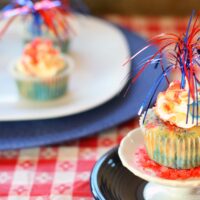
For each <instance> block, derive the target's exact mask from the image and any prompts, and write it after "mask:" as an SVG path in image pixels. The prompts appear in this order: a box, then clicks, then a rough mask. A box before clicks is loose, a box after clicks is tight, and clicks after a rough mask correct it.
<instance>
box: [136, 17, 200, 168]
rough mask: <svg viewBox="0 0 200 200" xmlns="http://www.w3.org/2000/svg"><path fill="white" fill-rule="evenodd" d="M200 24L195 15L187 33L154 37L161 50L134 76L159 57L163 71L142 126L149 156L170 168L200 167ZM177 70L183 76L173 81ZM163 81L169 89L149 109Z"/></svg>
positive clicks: (145, 106) (144, 108)
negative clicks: (174, 72)
mask: <svg viewBox="0 0 200 200" xmlns="http://www.w3.org/2000/svg"><path fill="white" fill-rule="evenodd" d="M198 27H199V24H198V17H197V18H196V19H195V21H194V23H193V24H192V17H191V19H190V22H189V25H188V28H187V31H186V33H185V34H183V35H181V36H179V35H176V34H161V35H159V36H156V37H155V38H153V39H152V44H153V43H159V45H160V49H159V50H158V51H157V52H156V53H155V54H154V55H153V56H152V57H151V58H150V59H148V60H147V61H146V62H145V64H144V65H143V66H142V67H141V69H140V71H139V72H138V74H137V75H136V77H135V78H134V79H136V78H137V77H138V76H139V75H140V74H141V73H142V72H143V71H144V70H145V68H146V67H148V65H149V64H150V63H152V62H155V61H156V60H157V62H156V65H158V63H160V66H161V68H162V73H161V75H160V76H159V77H158V80H157V82H156V83H155V85H153V86H152V90H151V91H150V92H149V94H148V96H147V98H146V99H145V100H144V102H143V104H142V106H141V109H140V111H139V114H142V113H143V114H142V115H141V119H140V127H141V130H142V132H143V135H144V141H145V146H146V150H147V153H148V155H149V157H150V158H151V159H152V160H154V161H155V162H157V163H159V164H161V165H163V166H166V167H170V168H176V169H190V168H193V167H197V166H200V152H199V148H200V119H199V113H200V110H199V99H200V94H199V74H198V73H199V68H200V64H199V53H198V48H199V44H200V43H199V40H198V33H199V28H198ZM143 50H145V48H144V49H143ZM143 50H142V51H143ZM164 56H166V58H167V59H168V66H166V67H164V65H163V57H164ZM133 57H134V56H133ZM173 70H178V71H179V72H180V74H181V75H180V79H178V78H179V77H177V80H172V81H169V74H170V73H172V72H173ZM161 81H166V82H167V83H168V88H167V89H166V90H165V91H163V92H160V93H159V94H158V96H157V100H156V104H155V106H154V107H153V108H149V107H150V104H151V101H152V98H153V97H154V95H155V93H156V90H157V88H158V87H159V84H160V82H161Z"/></svg>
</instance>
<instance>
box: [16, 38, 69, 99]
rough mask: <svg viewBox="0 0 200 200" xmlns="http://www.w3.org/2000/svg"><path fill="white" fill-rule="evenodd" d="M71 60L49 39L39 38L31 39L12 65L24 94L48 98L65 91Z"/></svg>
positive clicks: (37, 97)
mask: <svg viewBox="0 0 200 200" xmlns="http://www.w3.org/2000/svg"><path fill="white" fill-rule="evenodd" d="M71 70H72V61H71V59H70V58H69V57H66V56H65V57H63V56H62V54H60V52H59V51H58V50H57V49H55V48H54V47H53V44H52V42H51V41H50V40H45V39H41V38H37V39H35V40H33V41H32V42H31V43H28V44H27V45H26V46H25V48H24V51H23V54H22V56H21V58H20V59H19V60H18V61H17V63H16V64H15V65H14V66H13V67H12V75H13V77H14V78H15V80H16V83H17V87H18V91H19V94H20V96H21V97H23V98H26V99H30V100H37V101H46V100H53V99H57V98H59V97H62V96H63V95H65V93H66V91H67V87H68V79H69V75H70V73H71Z"/></svg>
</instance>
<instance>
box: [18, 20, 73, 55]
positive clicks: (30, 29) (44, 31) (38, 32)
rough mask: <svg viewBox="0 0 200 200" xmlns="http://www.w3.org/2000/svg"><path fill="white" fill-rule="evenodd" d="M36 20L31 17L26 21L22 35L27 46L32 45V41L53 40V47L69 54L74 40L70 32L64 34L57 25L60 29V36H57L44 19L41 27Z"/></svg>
mask: <svg viewBox="0 0 200 200" xmlns="http://www.w3.org/2000/svg"><path fill="white" fill-rule="evenodd" d="M34 20H35V19H34V18H33V19H32V16H31V17H29V18H26V19H25V21H24V30H23V32H22V35H23V41H24V43H25V44H27V43H30V42H31V41H32V40H34V39H36V38H38V37H40V38H44V39H49V40H51V41H52V42H53V45H54V46H55V47H56V48H58V49H60V51H61V52H62V53H67V52H68V51H69V49H70V43H71V40H72V34H71V33H70V32H69V31H65V32H64V31H62V30H60V29H61V28H60V26H58V25H56V27H57V29H58V30H56V31H57V32H58V33H59V36H56V35H55V33H54V32H53V31H52V30H51V29H50V28H49V27H48V26H46V25H45V23H44V22H43V21H42V19H40V25H38V24H36V23H35V21H34ZM61 33H62V34H61Z"/></svg>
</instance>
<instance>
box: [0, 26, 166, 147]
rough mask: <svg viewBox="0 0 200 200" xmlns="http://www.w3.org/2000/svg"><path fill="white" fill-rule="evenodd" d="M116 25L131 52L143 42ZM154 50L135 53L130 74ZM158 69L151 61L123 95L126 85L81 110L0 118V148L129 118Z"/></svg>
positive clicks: (63, 137)
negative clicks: (64, 114)
mask: <svg viewBox="0 0 200 200" xmlns="http://www.w3.org/2000/svg"><path fill="white" fill-rule="evenodd" d="M118 28H119V29H120V30H121V31H122V32H123V34H124V36H125V37H126V39H127V42H128V44H129V48H130V54H131V55H132V54H134V53H135V52H137V51H138V50H139V49H141V48H142V47H144V46H145V45H147V42H146V41H145V39H143V38H142V37H140V36H138V35H137V34H135V33H133V32H130V31H128V30H126V29H123V28H120V27H118ZM155 51H156V48H155V47H152V48H149V49H148V50H147V51H145V52H144V53H143V54H141V55H139V56H138V57H136V59H134V60H133V61H132V63H131V64H132V71H131V74H132V75H133V74H134V73H135V70H134V68H136V67H137V66H138V64H139V62H140V61H141V60H142V59H143V58H144V57H146V56H148V55H152V54H153V53H154V52H155ZM113 53H114V52H113ZM158 71H159V70H158V69H157V70H155V69H154V65H152V66H150V67H148V68H147V69H146V70H145V71H144V73H143V74H142V75H141V76H140V77H139V79H138V80H137V81H136V82H135V84H134V85H132V87H131V88H130V90H129V92H128V93H127V94H126V96H124V94H125V90H126V88H127V87H126V88H125V89H124V90H123V91H122V92H121V93H120V94H118V95H117V96H116V97H114V98H113V99H112V100H110V101H109V102H107V103H105V104H103V105H101V106H99V107H97V108H95V109H92V110H90V111H87V112H84V113H81V114H76V115H73V116H68V117H62V118H57V119H48V120H34V121H20V122H0V150H8V149H17V148H27V147H34V146H40V145H47V144H54V143H61V142H64V141H70V140H74V139H78V138H82V137H85V136H90V135H94V134H97V133H99V132H100V131H102V130H105V129H107V128H111V127H113V126H115V125H117V124H120V123H122V122H125V121H127V120H129V119H131V118H133V117H135V116H136V115H137V113H138V110H139V108H140V105H141V103H142V101H143V99H144V98H145V96H146V95H147V93H148V91H149V89H150V88H151V85H152V84H153V83H154V81H155V80H156V78H157V77H158V75H159V74H160V73H158ZM160 72H161V71H160ZM165 87H166V83H163V84H161V85H160V90H163V89H164V88H165Z"/></svg>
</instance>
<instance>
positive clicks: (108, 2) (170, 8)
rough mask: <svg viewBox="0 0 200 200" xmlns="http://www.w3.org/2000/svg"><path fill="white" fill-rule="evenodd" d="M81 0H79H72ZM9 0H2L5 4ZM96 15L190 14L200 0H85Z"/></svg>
mask: <svg viewBox="0 0 200 200" xmlns="http://www.w3.org/2000/svg"><path fill="white" fill-rule="evenodd" d="M71 1H72V2H73V1H79V0H71ZM7 2H9V0H0V4H1V5H3V4H5V3H7ZM84 2H85V3H86V4H87V5H88V7H89V8H90V10H91V13H92V14H94V15H105V14H121V15H153V16H155V15H176V16H177V15H179V16H186V15H190V14H191V11H192V9H193V8H194V9H195V10H199V9H200V1H199V0H151V1H149V0H84Z"/></svg>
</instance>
